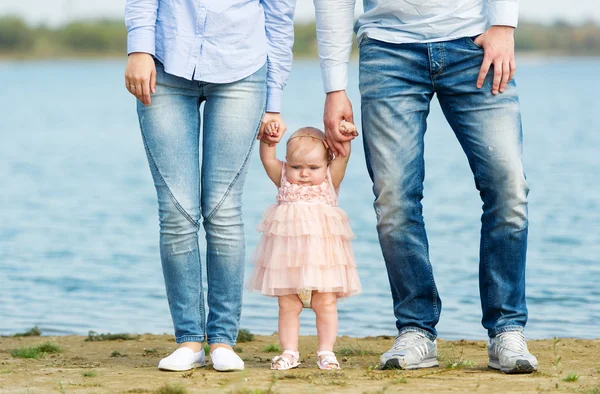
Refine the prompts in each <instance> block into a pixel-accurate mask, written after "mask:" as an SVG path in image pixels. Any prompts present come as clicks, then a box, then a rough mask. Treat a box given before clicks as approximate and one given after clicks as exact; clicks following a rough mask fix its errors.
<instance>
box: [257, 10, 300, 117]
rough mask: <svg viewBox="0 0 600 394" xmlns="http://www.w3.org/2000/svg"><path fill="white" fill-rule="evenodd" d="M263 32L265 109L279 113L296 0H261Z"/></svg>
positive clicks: (289, 51) (288, 64) (285, 77)
mask: <svg viewBox="0 0 600 394" xmlns="http://www.w3.org/2000/svg"><path fill="white" fill-rule="evenodd" d="M261 3H262V5H263V8H264V10H265V30H266V34H267V47H268V49H267V108H266V110H267V112H281V107H282V101H283V100H282V99H283V88H284V87H285V84H286V83H287V79H288V77H289V75H290V71H291V69H292V58H293V57H292V46H293V45H294V10H295V8H296V0H261Z"/></svg>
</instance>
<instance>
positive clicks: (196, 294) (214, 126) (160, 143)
mask: <svg viewBox="0 0 600 394" xmlns="http://www.w3.org/2000/svg"><path fill="white" fill-rule="evenodd" d="M156 66H157V86H156V94H154V95H152V105H151V106H150V107H145V106H144V105H143V104H141V103H140V102H139V101H138V116H139V121H140V127H141V130H142V137H143V141H144V145H145V148H146V154H147V157H148V162H149V164H150V170H151V172H152V177H153V178H154V185H155V187H156V191H157V195H158V206H159V219H160V255H161V260H162V268H163V274H164V278H165V285H166V290H167V298H168V300H169V308H170V310H171V316H172V319H173V325H174V327H175V337H176V340H177V343H181V342H187V341H193V342H202V341H204V339H205V336H206V337H208V343H209V344H212V343H225V344H229V345H231V346H233V345H234V344H235V341H236V337H237V332H238V326H239V320H240V315H241V306H242V289H243V278H244V263H245V248H244V226H243V223H242V209H241V208H242V207H241V206H242V189H243V186H244V182H245V178H246V173H247V170H248V166H247V164H248V157H249V155H250V152H251V150H252V146H253V144H254V141H255V138H256V135H257V132H258V127H259V124H260V121H261V118H262V115H263V113H264V109H265V101H266V82H265V79H266V66H264V67H262V68H261V69H260V70H259V71H257V72H256V73H254V74H252V75H250V76H249V77H247V78H245V79H242V80H240V81H237V82H232V83H226V84H213V83H204V82H198V81H189V80H187V79H184V78H181V77H176V76H173V75H170V74H167V73H165V72H164V68H163V66H162V64H160V63H159V62H157V65H156ZM203 102H204V113H203V115H204V116H203V117H202V119H201V112H200V105H201V104H202V103H203ZM201 123H203V127H202V132H201V131H200V129H201V128H200V126H201ZM201 224H202V225H203V226H204V230H205V231H206V242H207V247H206V250H207V256H206V267H207V274H208V277H207V282H208V297H207V298H208V309H209V313H208V317H207V318H206V316H205V306H204V296H203V289H202V273H201V272H202V269H201V263H200V255H199V249H198V230H199V228H200V225H201Z"/></svg>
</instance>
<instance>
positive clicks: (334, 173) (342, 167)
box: [329, 122, 358, 189]
mask: <svg viewBox="0 0 600 394" xmlns="http://www.w3.org/2000/svg"><path fill="white" fill-rule="evenodd" d="M340 131H341V132H342V133H344V134H346V135H350V134H352V135H355V136H356V135H357V134H358V133H357V132H356V126H354V125H353V124H352V123H350V122H342V125H341V126H340ZM342 146H343V148H344V150H345V151H346V156H337V157H336V158H335V159H333V161H332V162H331V164H330V165H329V171H330V172H331V182H332V183H333V186H334V187H335V188H336V189H337V188H338V187H340V185H341V183H342V180H343V179H344V175H345V174H346V167H347V166H348V159H350V146H351V144H350V141H344V142H342Z"/></svg>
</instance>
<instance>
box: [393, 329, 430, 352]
mask: <svg viewBox="0 0 600 394" xmlns="http://www.w3.org/2000/svg"><path fill="white" fill-rule="evenodd" d="M423 338H425V337H424V336H423V335H422V334H419V333H417V332H411V331H409V332H405V333H404V334H402V335H399V336H398V337H397V338H396V341H395V342H394V346H392V348H393V349H394V350H404V349H408V348H409V347H413V346H414V345H416V344H417V343H418V342H420V341H421V340H422V339H423Z"/></svg>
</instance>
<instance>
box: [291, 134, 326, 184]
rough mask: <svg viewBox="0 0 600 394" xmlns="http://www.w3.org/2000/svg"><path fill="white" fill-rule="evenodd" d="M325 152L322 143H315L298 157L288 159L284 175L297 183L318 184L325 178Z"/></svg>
mask: <svg viewBox="0 0 600 394" xmlns="http://www.w3.org/2000/svg"><path fill="white" fill-rule="evenodd" d="M326 154H327V152H326V151H325V147H324V146H323V145H322V144H318V145H316V146H315V147H314V148H313V149H311V150H310V151H309V152H307V153H306V154H305V155H304V156H302V157H300V158H295V157H291V158H289V159H288V162H287V167H286V170H285V175H286V177H287V179H288V181H289V182H290V183H295V184H297V185H305V186H310V185H320V184H321V183H323V182H324V181H325V180H326V179H327V164H328V163H327V159H326Z"/></svg>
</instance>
